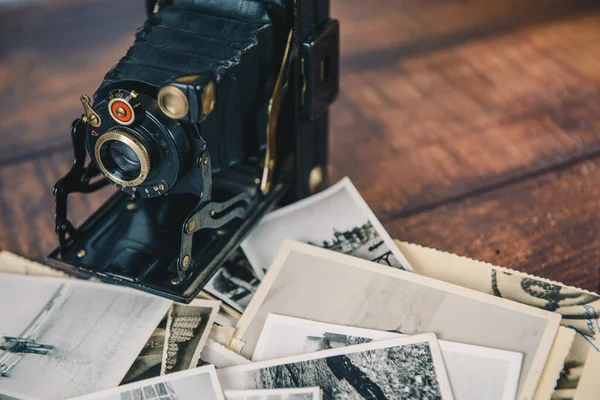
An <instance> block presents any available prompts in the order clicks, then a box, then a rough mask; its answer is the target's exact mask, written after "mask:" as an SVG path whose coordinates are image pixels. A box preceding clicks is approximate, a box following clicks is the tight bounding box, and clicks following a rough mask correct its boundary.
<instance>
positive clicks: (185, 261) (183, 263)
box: [181, 255, 190, 269]
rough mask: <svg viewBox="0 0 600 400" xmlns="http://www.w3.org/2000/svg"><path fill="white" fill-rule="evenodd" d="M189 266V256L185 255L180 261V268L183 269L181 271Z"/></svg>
mask: <svg viewBox="0 0 600 400" xmlns="http://www.w3.org/2000/svg"><path fill="white" fill-rule="evenodd" d="M189 265H190V256H188V255H186V256H185V257H183V260H182V261H181V266H182V267H183V269H186V268H187V267H188V266H189Z"/></svg>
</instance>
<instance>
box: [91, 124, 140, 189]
mask: <svg viewBox="0 0 600 400" xmlns="http://www.w3.org/2000/svg"><path fill="white" fill-rule="evenodd" d="M113 140H114V141H117V142H121V143H123V144H125V145H126V146H128V147H129V148H130V149H131V150H133V152H134V153H135V155H136V156H137V158H138V159H139V162H140V172H139V174H138V175H137V177H135V178H134V179H131V180H123V179H121V178H119V177H118V176H116V175H115V174H114V173H112V172H111V171H109V170H108V169H107V168H106V165H104V162H103V161H102V157H101V150H102V146H103V145H104V144H106V143H107V142H110V141H113ZM94 153H95V156H96V163H97V164H98V167H99V168H100V170H101V171H102V173H103V174H104V175H105V176H106V177H107V178H108V179H110V180H111V181H113V182H115V183H116V184H118V185H121V186H138V185H140V184H141V183H142V182H144V180H146V178H147V177H148V174H149V173H150V153H149V152H148V150H147V149H146V147H145V146H144V144H143V143H142V142H141V141H139V140H138V139H137V138H136V137H135V136H133V135H132V134H130V133H127V132H124V131H120V130H112V131H108V132H106V133H105V134H104V135H102V136H100V137H99V138H98V140H97V141H96V147H95V151H94Z"/></svg>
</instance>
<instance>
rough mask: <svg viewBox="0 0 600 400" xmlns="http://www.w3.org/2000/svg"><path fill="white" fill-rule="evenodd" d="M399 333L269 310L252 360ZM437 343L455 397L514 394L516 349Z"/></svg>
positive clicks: (482, 399)
mask: <svg viewBox="0 0 600 400" xmlns="http://www.w3.org/2000/svg"><path fill="white" fill-rule="evenodd" d="M401 336H402V335H400V334H398V333H395V332H385V331H376V330H372V329H362V328H355V327H350V326H342V325H335V324H327V323H323V322H317V321H309V320H305V319H300V318H293V317H288V316H283V315H276V314H269V316H268V317H267V321H266V323H265V326H264V328H263V331H262V333H261V335H260V339H259V341H258V345H257V346H256V351H255V352H254V355H253V356H252V360H253V361H262V360H272V359H277V358H282V357H289V356H295V355H300V354H307V353H313V352H316V351H323V350H328V349H334V348H339V347H345V346H351V345H355V344H360V343H368V342H370V341H372V340H375V341H380V340H388V339H392V338H397V337H401ZM439 344H440V349H441V351H442V356H443V357H444V363H445V365H446V369H447V371H448V379H449V380H450V385H451V386H452V392H453V394H454V397H455V398H456V399H460V400H507V399H515V398H516V395H517V386H518V383H519V376H520V372H521V360H522V355H521V354H520V353H516V352H512V351H505V350H497V349H490V348H486V347H480V346H472V345H468V344H463V343H454V342H447V341H443V340H440V341H439Z"/></svg>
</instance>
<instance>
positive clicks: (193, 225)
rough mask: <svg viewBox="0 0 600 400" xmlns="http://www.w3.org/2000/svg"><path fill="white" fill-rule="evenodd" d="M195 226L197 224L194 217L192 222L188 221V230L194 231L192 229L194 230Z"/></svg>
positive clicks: (189, 231)
mask: <svg viewBox="0 0 600 400" xmlns="http://www.w3.org/2000/svg"><path fill="white" fill-rule="evenodd" d="M195 226H196V221H194V220H193V219H191V220H190V222H188V224H187V231H188V233H192V231H193V230H194V227H195Z"/></svg>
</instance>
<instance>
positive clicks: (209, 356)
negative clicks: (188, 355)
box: [200, 338, 251, 368]
mask: <svg viewBox="0 0 600 400" xmlns="http://www.w3.org/2000/svg"><path fill="white" fill-rule="evenodd" d="M200 361H201V362H203V363H206V364H212V365H214V366H215V368H227V367H233V366H235V365H244V364H249V363H250V362H251V361H250V360H248V359H247V358H244V357H242V356H241V355H239V354H237V353H236V352H234V351H233V350H231V349H228V348H227V347H225V346H223V345H222V344H221V343H217V342H215V341H214V340H212V339H210V338H209V339H208V340H207V341H206V344H205V345H204V348H203V349H202V353H201V354H200Z"/></svg>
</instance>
